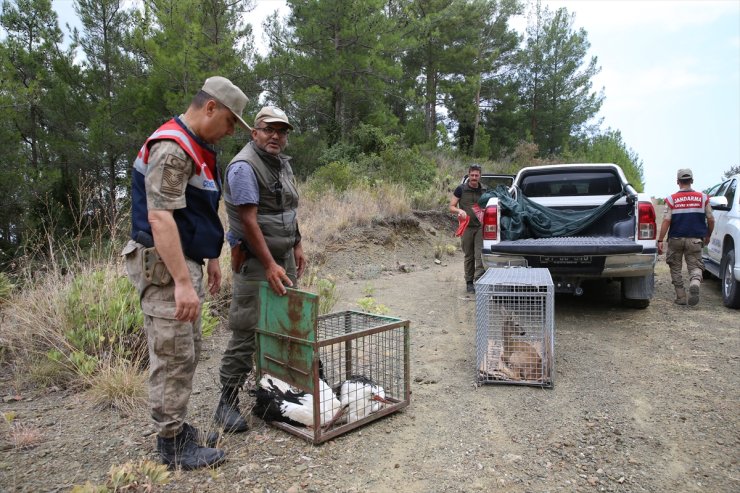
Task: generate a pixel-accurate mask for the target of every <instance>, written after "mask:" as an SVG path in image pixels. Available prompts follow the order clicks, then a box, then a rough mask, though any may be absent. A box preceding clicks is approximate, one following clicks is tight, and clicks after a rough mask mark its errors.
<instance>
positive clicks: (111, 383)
mask: <svg viewBox="0 0 740 493" xmlns="http://www.w3.org/2000/svg"><path fill="white" fill-rule="evenodd" d="M87 382H88V386H89V388H88V389H87V392H86V394H85V395H86V397H87V399H88V400H89V401H90V402H91V403H92V405H94V406H95V407H97V408H100V409H116V410H117V411H118V412H120V413H121V414H124V415H130V414H135V413H137V412H139V411H141V410H142V409H144V408H145V407H146V403H147V376H146V374H145V372H142V371H141V370H140V369H138V368H137V367H136V366H135V365H132V364H131V363H129V362H127V361H125V360H121V359H117V360H114V361H112V362H108V363H106V364H104V365H102V368H100V369H99V370H98V371H97V372H95V374H93V375H92V376H91V377H89V378H88V379H87Z"/></svg>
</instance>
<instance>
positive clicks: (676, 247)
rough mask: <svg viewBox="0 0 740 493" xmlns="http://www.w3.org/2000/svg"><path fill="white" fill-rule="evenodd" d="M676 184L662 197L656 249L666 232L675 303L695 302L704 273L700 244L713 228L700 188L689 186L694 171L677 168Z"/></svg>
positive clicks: (702, 243) (711, 218) (660, 247)
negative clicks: (685, 274)
mask: <svg viewBox="0 0 740 493" xmlns="http://www.w3.org/2000/svg"><path fill="white" fill-rule="evenodd" d="M676 178H677V179H676V184H677V185H678V187H679V190H678V192H676V193H674V194H672V195H670V196H669V197H666V199H665V210H664V211H663V222H662V223H661V225H660V233H659V234H658V253H663V251H664V250H665V248H664V245H665V241H664V240H663V238H665V237H666V235H668V251H667V253H666V259H665V260H666V263H667V264H668V267H670V270H671V282H672V283H673V287H674V289H675V290H676V299H675V300H673V302H674V303H676V304H677V305H690V306H694V305H696V304H697V303H699V291H700V289H701V281H702V278H703V273H704V261H703V260H702V258H701V255H702V249H703V248H704V245H708V244H709V238H710V237H711V236H712V231H713V230H714V214H713V213H712V207H711V206H710V205H709V197H707V194H705V193H703V192H697V191H695V190H693V189H692V188H691V185H692V184H693V183H694V173H693V172H692V171H691V170H690V169H688V168H683V169H680V170H678V174H677V177H676ZM684 259H685V260H686V269H687V270H688V271H689V294H688V297H687V296H686V288H685V287H684V282H683V275H682V274H681V270H682V262H683V260H684Z"/></svg>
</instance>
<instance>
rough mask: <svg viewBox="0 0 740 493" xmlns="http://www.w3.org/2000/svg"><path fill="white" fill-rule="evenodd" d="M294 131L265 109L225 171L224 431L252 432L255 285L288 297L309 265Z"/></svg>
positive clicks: (220, 416)
mask: <svg viewBox="0 0 740 493" xmlns="http://www.w3.org/2000/svg"><path fill="white" fill-rule="evenodd" d="M292 129H293V126H292V125H291V124H290V122H289V121H288V117H287V115H286V114H285V113H284V112H283V111H282V110H281V109H279V108H275V107H273V106H265V107H264V108H262V109H261V110H260V112H259V113H257V117H256V118H255V120H254V128H252V141H251V142H249V143H248V144H247V145H246V146H244V148H243V149H242V150H241V151H240V152H239V153H238V154H237V155H236V156H234V159H232V160H231V163H230V164H229V166H228V167H227V168H226V172H225V177H224V202H225V204H226V214H227V216H228V219H229V232H228V233H227V235H226V239H227V241H228V242H229V245H230V246H231V267H232V270H233V271H234V274H233V283H232V298H231V309H230V312H229V328H230V330H231V339H230V340H229V342H228V345H227V347H226V350H225V351H224V355H223V358H222V359H221V369H220V372H219V373H220V380H221V398H220V400H219V403H218V407H217V409H216V413H215V416H214V420H215V421H216V423H218V424H219V425H221V426H222V427H223V428H224V430H226V431H231V432H242V431H246V430H247V423H246V421H245V420H244V418H243V417H242V415H241V413H240V411H239V398H238V394H239V389H240V388H241V387H242V386H243V385H244V381H245V379H246V376H247V374H248V373H249V372H250V370H251V369H252V355H253V354H254V350H255V329H256V327H257V322H258V320H257V317H258V309H259V295H258V286H257V285H256V283H255V282H254V281H267V282H268V283H269V285H270V287H271V288H272V289H273V290H274V291H275V292H276V293H277V294H279V295H283V294H285V293H286V290H285V286H294V285H295V283H296V281H297V279H298V278H299V277H301V275H302V274H303V270H304V269H305V267H306V259H305V257H304V255H303V246H302V245H301V234H300V232H299V231H298V221H297V219H296V208H297V207H298V190H297V188H296V183H295V179H294V177H293V169H292V168H291V166H290V157H289V156H286V155H285V154H283V150H285V147H286V146H287V144H288V133H289V132H290V131H291V130H292Z"/></svg>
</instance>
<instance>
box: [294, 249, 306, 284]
mask: <svg viewBox="0 0 740 493" xmlns="http://www.w3.org/2000/svg"><path fill="white" fill-rule="evenodd" d="M293 258H295V267H296V277H297V278H298V279H300V278H301V276H302V275H303V271H304V270H306V264H307V261H306V256H305V255H303V245H302V244H301V243H300V242H299V243H298V244H297V245H296V246H295V247H293Z"/></svg>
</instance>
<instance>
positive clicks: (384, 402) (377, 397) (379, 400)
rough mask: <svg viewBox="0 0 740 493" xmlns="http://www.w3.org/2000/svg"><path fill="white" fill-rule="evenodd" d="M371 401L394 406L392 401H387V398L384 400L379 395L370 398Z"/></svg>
mask: <svg viewBox="0 0 740 493" xmlns="http://www.w3.org/2000/svg"><path fill="white" fill-rule="evenodd" d="M370 400H372V401H378V402H382V403H383V404H393V403H392V402H391V401H389V400H388V399H385V398H383V397H380V396H379V395H373V396H372V397H371V398H370Z"/></svg>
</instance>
